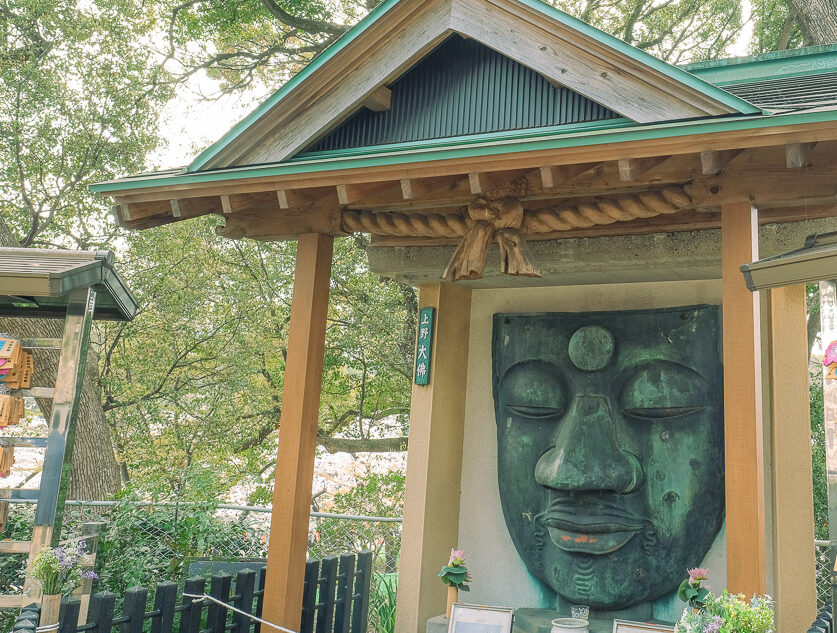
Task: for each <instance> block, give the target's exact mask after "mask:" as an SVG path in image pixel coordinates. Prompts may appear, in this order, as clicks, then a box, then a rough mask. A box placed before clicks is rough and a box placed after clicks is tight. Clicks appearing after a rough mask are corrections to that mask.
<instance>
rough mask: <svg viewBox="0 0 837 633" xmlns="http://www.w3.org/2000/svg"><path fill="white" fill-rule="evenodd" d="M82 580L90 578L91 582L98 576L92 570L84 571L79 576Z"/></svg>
mask: <svg viewBox="0 0 837 633" xmlns="http://www.w3.org/2000/svg"><path fill="white" fill-rule="evenodd" d="M81 577H82V578H90V579H91V580H96V579H97V578H99V574H97V573H96V572H95V571H93V570H92V569H91V570H90V571H86V572H84V573H83V574H82V575H81Z"/></svg>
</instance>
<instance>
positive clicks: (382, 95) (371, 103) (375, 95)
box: [363, 86, 392, 112]
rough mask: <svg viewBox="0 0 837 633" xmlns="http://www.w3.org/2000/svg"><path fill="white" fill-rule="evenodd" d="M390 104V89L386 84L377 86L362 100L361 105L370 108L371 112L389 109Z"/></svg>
mask: <svg viewBox="0 0 837 633" xmlns="http://www.w3.org/2000/svg"><path fill="white" fill-rule="evenodd" d="M391 104H392V90H390V89H389V88H387V87H386V86H381V87H379V88H377V89H376V90H374V91H373V92H372V94H370V95H369V96H368V97H366V99H364V101H363V107H364V108H368V109H370V110H372V112H386V111H387V110H389V109H390V106H391Z"/></svg>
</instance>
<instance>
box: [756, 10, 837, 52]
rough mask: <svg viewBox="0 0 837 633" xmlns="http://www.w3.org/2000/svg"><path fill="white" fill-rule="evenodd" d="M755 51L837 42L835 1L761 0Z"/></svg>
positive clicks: (757, 17) (757, 12) (758, 11)
mask: <svg viewBox="0 0 837 633" xmlns="http://www.w3.org/2000/svg"><path fill="white" fill-rule="evenodd" d="M753 23H754V28H753V41H752V43H751V47H750V48H751V50H752V52H753V53H757V54H758V53H767V52H770V51H776V50H786V49H790V48H798V47H800V46H818V45H825V44H834V43H837V2H835V1H834V0H759V1H758V2H754V3H753Z"/></svg>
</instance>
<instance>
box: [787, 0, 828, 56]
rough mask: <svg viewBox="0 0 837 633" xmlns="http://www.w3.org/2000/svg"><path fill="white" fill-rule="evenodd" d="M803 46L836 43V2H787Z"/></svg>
mask: <svg viewBox="0 0 837 633" xmlns="http://www.w3.org/2000/svg"><path fill="white" fill-rule="evenodd" d="M788 6H789V7H790V8H791V11H792V12H794V13H795V14H796V24H797V26H799V30H800V31H801V32H802V40H803V43H804V44H805V46H817V45H821V44H834V43H835V42H837V0H788Z"/></svg>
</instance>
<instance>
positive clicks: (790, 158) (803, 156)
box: [785, 143, 817, 169]
mask: <svg viewBox="0 0 837 633" xmlns="http://www.w3.org/2000/svg"><path fill="white" fill-rule="evenodd" d="M816 145H817V144H816V143H788V144H787V145H785V156H786V158H787V165H788V169H798V168H799V167H804V166H805V165H806V164H808V158H809V157H810V155H811V152H812V151H813V149H814V147H816Z"/></svg>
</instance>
